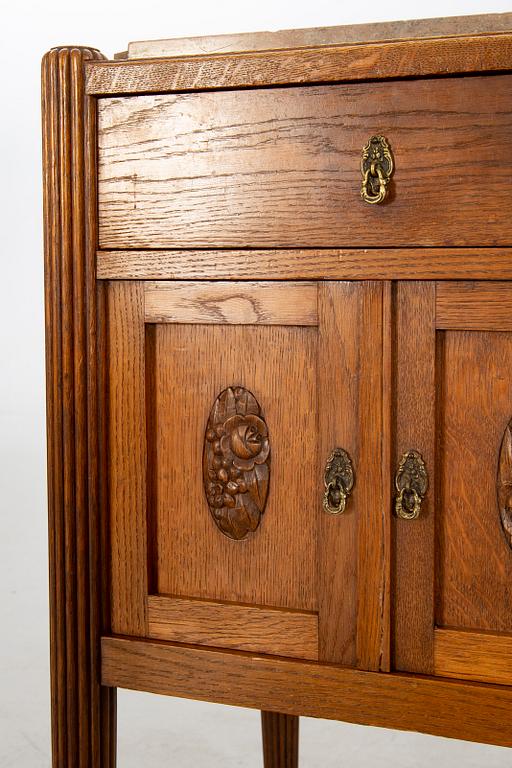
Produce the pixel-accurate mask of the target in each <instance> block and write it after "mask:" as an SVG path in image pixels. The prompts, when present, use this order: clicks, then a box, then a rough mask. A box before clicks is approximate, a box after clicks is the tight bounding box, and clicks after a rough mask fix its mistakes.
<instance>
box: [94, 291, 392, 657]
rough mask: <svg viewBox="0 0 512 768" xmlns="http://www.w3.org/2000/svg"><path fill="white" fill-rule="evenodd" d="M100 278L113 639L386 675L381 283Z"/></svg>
mask: <svg viewBox="0 0 512 768" xmlns="http://www.w3.org/2000/svg"><path fill="white" fill-rule="evenodd" d="M108 286H109V287H108V308H109V371H108V373H109V438H110V469H109V471H110V477H111V484H110V518H111V519H110V523H111V530H112V537H111V546H112V624H113V629H114V632H118V633H122V634H128V635H138V636H142V637H153V638H156V639H159V640H164V641H165V640H170V641H173V642H187V643H196V644H202V645H208V646H218V647H228V648H235V649H239V650H246V651H251V652H259V653H269V654H277V655H284V656H286V655H287V656H291V657H297V658H308V659H319V660H323V661H329V662H338V663H343V664H346V665H351V666H359V667H361V668H371V669H379V668H381V667H382V668H385V667H386V665H387V664H388V659H389V620H388V613H387V611H388V608H389V602H388V599H389V573H388V563H389V554H388V543H389V502H390V498H389V483H388V478H389V466H388V467H387V468H386V471H384V468H383V465H382V461H381V456H382V455H387V456H389V447H386V446H387V443H386V440H387V438H385V439H384V438H383V424H384V423H385V419H386V415H385V414H386V413H387V412H388V411H387V410H386V408H385V407H384V406H383V403H384V396H383V393H384V389H385V388H387V394H386V397H387V398H388V400H389V377H388V379H386V380H385V377H384V375H383V363H382V360H383V349H384V348H388V347H389V334H388V329H389V327H390V326H389V315H390V288H389V285H387V284H383V283H372V282H367V283H355V282H354V283H341V282H321V283H313V282H279V283H272V282H270V281H268V282H259V283H251V282H244V283H222V282H214V283H207V282H195V283H187V282H179V283H178V282H172V281H170V282H160V283H154V282H148V283H142V282H132V283H130V282H122V283H117V282H112V283H109V284H108ZM226 393H227V394H226ZM214 404H215V405H214ZM255 425H259V426H258V428H257V430H256V431H254V430H253V431H251V430H252V428H253V427H254V426H255ZM258 430H259V431H258ZM386 434H388V433H386ZM266 440H268V445H269V446H270V452H269V453H268V451H267V449H266V448H265V449H263V447H262V446H263V443H264V442H265V441H266ZM240 441H242V443H240ZM251 441H252V442H251ZM254 441H255V442H254ZM205 445H206V446H207V449H206V450H205ZM255 445H256V448H255V447H254V446H255ZM265 445H266V443H265ZM208 446H210V447H208ZM335 448H343V449H344V450H345V451H347V452H348V454H349V456H350V458H351V460H352V462H353V468H354V473H355V484H354V487H353V489H352V494H351V496H350V497H349V499H348V502H347V506H346V510H345V512H344V513H343V514H338V515H332V514H328V513H327V512H326V511H324V509H323V505H322V498H323V494H324V492H325V486H324V472H325V467H326V463H327V461H328V459H329V456H330V454H331V453H332V451H333V450H334V449H335ZM244 451H246V453H244ZM247 451H248V453H247ZM267 479H268V486H267ZM211 484H213V485H214V486H215V488H216V489H217V490H215V493H213V491H211V492H210V490H209V489H210V485H211ZM217 486H218V488H217ZM205 488H206V493H205ZM267 490H268V493H267ZM217 494H218V495H217ZM226 494H227V495H226ZM229 494H231V496H229ZM264 497H265V498H266V505H265V498H264ZM251 500H252V501H251ZM217 501H218V504H217ZM230 510H231V511H230ZM262 510H263V513H262V514H261V511H262ZM256 513H257V514H256ZM230 515H233V516H234V518H233V519H235V520H236V521H238V522H239V521H240V520H242V521H243V522H244V525H246V524H247V526H246V528H244V530H243V531H242V535H240V536H238V533H239V532H240V530H239V529H238V528H236V531H235V532H236V533H237V535H236V536H234V535H232V534H233V530H234V529H233V530H231V529H226V528H225V527H223V525H224V523H223V522H222V521H223V520H224V518H225V517H226V516H227V517H228V518H229V519H232V518H230V517H229V516H230ZM244 515H245V517H244ZM248 521H249V522H248ZM238 522H237V525H238ZM220 523H222V524H220ZM226 533H227V535H226ZM237 538H239V539H240V540H236V539H237Z"/></svg>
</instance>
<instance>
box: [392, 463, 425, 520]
mask: <svg viewBox="0 0 512 768" xmlns="http://www.w3.org/2000/svg"><path fill="white" fill-rule="evenodd" d="M395 487H396V490H397V496H396V498H395V513H396V516H397V517H401V518H402V520H415V519H416V518H417V517H419V515H420V512H421V502H422V501H423V499H424V497H425V494H426V492H427V488H428V475H427V469H426V467H425V462H424V461H423V459H422V458H421V455H420V454H419V453H418V452H417V451H407V453H404V455H403V456H402V459H401V461H400V464H399V465H398V469H397V472H396V476H395Z"/></svg>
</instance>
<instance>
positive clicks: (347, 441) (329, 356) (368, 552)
mask: <svg viewBox="0 0 512 768" xmlns="http://www.w3.org/2000/svg"><path fill="white" fill-rule="evenodd" d="M382 313H383V286H382V285H381V284H378V283H371V282H367V283H339V282H336V283H335V282H326V283H324V284H323V285H320V286H319V348H318V385H319V391H318V400H319V425H318V439H319V452H318V453H319V468H318V477H319V490H318V495H319V497H320V496H321V493H322V492H323V475H324V471H325V463H326V461H327V459H328V457H329V455H330V453H331V451H332V450H333V449H334V448H336V447H340V448H343V449H345V450H346V451H347V452H348V454H349V456H350V458H351V460H352V463H353V466H354V473H355V485H354V489H353V492H352V495H351V497H350V498H349V501H348V504H347V509H346V511H345V513H344V514H343V515H341V516H331V515H326V514H325V513H323V514H322V515H321V517H320V520H319V534H318V535H319V553H318V600H319V639H320V658H321V659H322V660H323V661H329V662H337V663H342V664H346V665H350V666H353V665H356V664H357V665H358V666H360V667H361V668H370V669H379V667H380V663H381V654H382V645H383V644H384V645H385V644H386V642H387V641H386V640H385V639H384V635H385V634H386V633H387V629H386V628H385V627H386V622H387V617H386V614H385V608H384V604H385V600H386V592H387V590H388V589H389V583H388V584H387V585H386V584H385V583H384V581H385V577H384V573H383V570H384V563H383V557H384V554H385V552H386V546H387V545H386V543H385V538H386V530H385V522H384V521H385V519H386V517H387V515H388V510H387V509H386V501H385V498H384V497H383V493H382V475H381V471H382V468H381V464H380V461H379V460H376V457H378V456H380V453H381V447H382V446H381V442H382V423H383V421H382V419H383V410H382V409H383V405H382V403H383V400H382V363H383V360H382V354H383V347H382V341H383V337H382V330H383V326H382V320H383V316H382ZM388 501H389V499H388Z"/></svg>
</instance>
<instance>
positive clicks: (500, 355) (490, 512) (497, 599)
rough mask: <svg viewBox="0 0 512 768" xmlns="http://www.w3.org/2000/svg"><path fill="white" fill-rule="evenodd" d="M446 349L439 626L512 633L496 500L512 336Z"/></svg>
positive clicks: (453, 335) (453, 340) (511, 573)
mask: <svg viewBox="0 0 512 768" xmlns="http://www.w3.org/2000/svg"><path fill="white" fill-rule="evenodd" d="M509 292H512V288H510V287H509ZM497 313H498V316H499V315H500V310H499V308H498V310H497ZM441 347H442V357H441V359H440V374H439V377H438V380H439V387H440V400H441V403H442V409H441V412H440V415H439V425H438V431H439V434H440V435H441V437H442V444H441V446H440V450H439V471H440V477H439V491H440V503H439V506H438V512H437V533H438V540H437V549H438V554H437V572H438V588H437V592H438V594H437V599H436V614H437V616H436V619H437V624H438V625H439V626H444V627H451V628H459V627H460V628H466V629H474V630H493V631H495V632H507V631H508V632H512V614H511V610H510V607H511V605H512V552H511V550H510V547H509V546H508V542H507V540H506V538H505V536H504V535H503V531H502V528H501V521H500V513H499V507H498V502H497V497H496V478H497V472H498V459H499V451H500V445H501V441H502V438H503V433H504V430H505V427H506V426H507V424H508V422H509V420H510V417H511V416H512V396H511V385H510V371H511V370H512V334H511V333H496V332H494V333H493V332H485V331H446V332H445V333H444V334H443V341H442V345H441ZM461 640H462V638H461Z"/></svg>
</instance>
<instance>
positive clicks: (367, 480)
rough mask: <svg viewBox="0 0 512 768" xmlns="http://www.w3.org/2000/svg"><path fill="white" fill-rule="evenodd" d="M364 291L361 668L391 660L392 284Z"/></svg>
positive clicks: (381, 665) (359, 587) (369, 285)
mask: <svg viewBox="0 0 512 768" xmlns="http://www.w3.org/2000/svg"><path fill="white" fill-rule="evenodd" d="M362 291H363V295H362V305H361V319H360V324H361V328H362V333H361V336H360V339H359V345H360V347H359V355H360V369H359V427H358V433H359V434H358V440H359V462H358V474H359V486H358V491H357V497H358V506H359V531H358V577H357V578H358V584H357V600H358V608H357V644H356V651H357V666H358V667H359V668H360V669H369V670H375V671H378V670H379V669H381V668H384V669H385V668H386V666H387V665H389V642H390V634H389V633H390V623H389V622H390V613H389V609H390V605H389V592H390V570H389V569H390V559H391V558H390V555H391V552H390V545H391V488H390V482H389V478H390V474H389V471H390V465H391V456H390V451H391V428H390V427H391V423H390V422H391V401H390V397H391V392H390V382H389V379H386V377H387V376H389V374H390V371H389V368H388V366H389V365H390V364H391V356H390V352H391V349H390V339H389V330H390V328H391V285H390V284H389V283H385V284H384V283H380V284H379V283H367V284H363V286H362ZM385 389H386V391H385ZM379 459H380V461H379Z"/></svg>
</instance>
